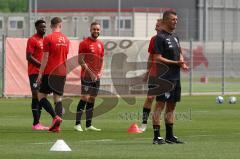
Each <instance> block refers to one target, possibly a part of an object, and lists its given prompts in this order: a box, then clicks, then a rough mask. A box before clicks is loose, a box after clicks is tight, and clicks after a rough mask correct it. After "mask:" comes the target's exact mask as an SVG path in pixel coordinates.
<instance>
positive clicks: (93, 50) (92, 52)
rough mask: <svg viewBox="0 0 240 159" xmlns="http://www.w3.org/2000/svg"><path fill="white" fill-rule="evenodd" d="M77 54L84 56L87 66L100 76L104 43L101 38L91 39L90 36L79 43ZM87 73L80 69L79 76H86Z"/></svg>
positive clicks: (87, 75)
mask: <svg viewBox="0 0 240 159" xmlns="http://www.w3.org/2000/svg"><path fill="white" fill-rule="evenodd" d="M78 54H82V55H83V56H84V62H85V63H86V64H87V66H88V68H89V69H90V70H91V71H92V72H93V73H94V74H95V75H97V76H98V77H99V78H100V75H101V72H102V65H103V57H104V44H103V42H102V41H101V40H98V39H97V40H93V39H91V38H90V37H88V38H86V39H84V40H83V41H82V42H81V43H80V44H79V50H78ZM88 77H90V76H89V74H88V73H87V72H86V71H85V70H84V69H82V71H81V78H88Z"/></svg>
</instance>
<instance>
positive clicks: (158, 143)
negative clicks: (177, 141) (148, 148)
mask: <svg viewBox="0 0 240 159" xmlns="http://www.w3.org/2000/svg"><path fill="white" fill-rule="evenodd" d="M153 144H154V145H161V144H166V142H165V141H164V139H163V138H162V137H158V138H157V139H153Z"/></svg>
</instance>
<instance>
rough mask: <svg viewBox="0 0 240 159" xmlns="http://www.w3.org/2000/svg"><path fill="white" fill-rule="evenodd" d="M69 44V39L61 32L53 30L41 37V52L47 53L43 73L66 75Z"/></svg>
mask: <svg viewBox="0 0 240 159" xmlns="http://www.w3.org/2000/svg"><path fill="white" fill-rule="evenodd" d="M69 45H70V41H69V39H68V38H67V37H66V36H65V35H64V34H63V33H61V32H53V33H51V34H48V35H47V36H46V37H45V38H44V39H43V52H48V53H49V56H48V61H47V65H46V67H45V70H44V74H47V75H49V74H52V75H58V76H66V74H67V68H66V60H67V54H68V52H69Z"/></svg>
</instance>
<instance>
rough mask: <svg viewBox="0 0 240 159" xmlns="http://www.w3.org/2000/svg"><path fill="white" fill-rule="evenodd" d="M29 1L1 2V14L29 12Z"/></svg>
mask: <svg viewBox="0 0 240 159" xmlns="http://www.w3.org/2000/svg"><path fill="white" fill-rule="evenodd" d="M27 11H28V0H0V12H4V13H7V12H27Z"/></svg>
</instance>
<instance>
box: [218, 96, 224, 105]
mask: <svg viewBox="0 0 240 159" xmlns="http://www.w3.org/2000/svg"><path fill="white" fill-rule="evenodd" d="M223 102H224V98H223V97H222V96H217V97H216V103H217V104H222V103H223Z"/></svg>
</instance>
